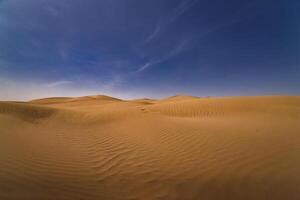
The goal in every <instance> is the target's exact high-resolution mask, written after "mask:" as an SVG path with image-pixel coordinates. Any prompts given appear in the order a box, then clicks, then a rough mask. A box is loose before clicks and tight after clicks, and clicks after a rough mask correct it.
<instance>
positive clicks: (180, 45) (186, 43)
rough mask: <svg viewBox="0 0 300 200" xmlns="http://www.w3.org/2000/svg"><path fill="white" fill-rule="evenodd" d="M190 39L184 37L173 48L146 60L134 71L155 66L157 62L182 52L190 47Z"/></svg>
mask: <svg viewBox="0 0 300 200" xmlns="http://www.w3.org/2000/svg"><path fill="white" fill-rule="evenodd" d="M190 41H191V39H184V40H182V41H181V42H180V43H178V44H177V45H176V46H175V47H174V48H173V49H171V50H170V51H169V52H168V53H167V54H165V55H163V56H162V57H159V58H153V59H151V60H150V61H149V62H146V63H145V64H143V65H142V66H140V67H139V68H138V69H137V70H136V72H137V73H139V72H142V71H144V70H146V69H148V68H150V67H152V66H155V65H157V64H159V63H162V62H165V61H167V60H169V59H172V58H174V57H175V56H177V55H178V54H180V53H182V52H183V51H184V50H186V49H187V48H188V47H190Z"/></svg>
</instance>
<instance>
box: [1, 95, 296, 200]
mask: <svg viewBox="0 0 300 200" xmlns="http://www.w3.org/2000/svg"><path fill="white" fill-rule="evenodd" d="M0 199H1V200H10V199H11V200H14V199H18V200H19V199H20V200H32V199H33V200H54V199H55V200H90V199H91V200H92V199H101V200H106V199H107V200H115V199H116V200H117V199H124V200H138V199H141V200H152V199H160V200H161V199H167V200H173V199H180V200H189V199H195V200H216V199H218V200H219V199H220V200H226V199H228V200H241V199H243V200H247V199H249V200H254V199H255V200H264V199H268V200H276V199H280V200H298V199H300V97H296V96H294V97H292V96H266V97H226V98H196V97H189V96H174V97H171V98H167V99H163V100H153V99H137V100H132V101H125V100H120V99H116V98H112V97H107V96H89V97H80V98H48V99H40V100H34V101H30V102H0Z"/></svg>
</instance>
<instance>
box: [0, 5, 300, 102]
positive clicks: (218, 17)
mask: <svg viewBox="0 0 300 200" xmlns="http://www.w3.org/2000/svg"><path fill="white" fill-rule="evenodd" d="M299 10H300V2H299V1H298V0H281V1H280V0H251V1H250V0H151V1H149V0H26V1H24V0H0V99H2V100H5V99H11V100H14V99H16V100H17V99H30V98H38V97H46V96H69V95H75V96H76V95H88V94H96V93H99V94H108V95H112V96H116V97H122V98H136V97H164V96H168V95H174V94H178V93H179V94H189V95H196V96H231V95H270V94H289V95H299V94H300V65H299V64H300V12H299Z"/></svg>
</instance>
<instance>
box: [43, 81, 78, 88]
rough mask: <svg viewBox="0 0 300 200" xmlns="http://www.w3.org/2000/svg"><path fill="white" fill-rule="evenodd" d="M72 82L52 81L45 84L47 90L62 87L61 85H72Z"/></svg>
mask: <svg viewBox="0 0 300 200" xmlns="http://www.w3.org/2000/svg"><path fill="white" fill-rule="evenodd" d="M72 83H73V82H72V81H67V80H60V81H54V82H51V83H47V84H46V86H47V87H49V88H54V87H58V86H62V85H68V84H72Z"/></svg>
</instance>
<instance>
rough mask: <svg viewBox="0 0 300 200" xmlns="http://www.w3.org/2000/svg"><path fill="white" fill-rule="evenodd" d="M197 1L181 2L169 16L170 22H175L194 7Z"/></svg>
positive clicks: (187, 0)
mask: <svg viewBox="0 0 300 200" xmlns="http://www.w3.org/2000/svg"><path fill="white" fill-rule="evenodd" d="M197 2H198V0H185V1H182V2H181V3H180V4H179V5H178V6H177V7H175V9H174V10H173V12H172V13H171V14H170V16H169V20H170V22H172V21H174V20H176V19H177V18H178V17H180V16H181V15H183V14H184V13H185V12H187V11H188V10H189V9H190V8H191V7H192V6H194V5H195V4H196V3H197Z"/></svg>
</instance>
